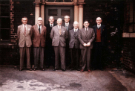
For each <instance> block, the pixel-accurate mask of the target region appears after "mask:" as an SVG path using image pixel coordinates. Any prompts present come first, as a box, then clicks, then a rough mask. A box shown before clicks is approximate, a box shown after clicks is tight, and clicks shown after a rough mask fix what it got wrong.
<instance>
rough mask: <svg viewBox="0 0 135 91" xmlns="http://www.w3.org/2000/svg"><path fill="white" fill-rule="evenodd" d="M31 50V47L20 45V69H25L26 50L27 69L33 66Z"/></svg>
mask: <svg viewBox="0 0 135 91" xmlns="http://www.w3.org/2000/svg"><path fill="white" fill-rule="evenodd" d="M30 50H31V48H30V47H20V70H22V69H23V64H24V57H25V51H26V56H27V69H30V68H31V63H30Z"/></svg>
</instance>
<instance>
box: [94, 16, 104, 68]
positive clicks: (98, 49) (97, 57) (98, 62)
mask: <svg viewBox="0 0 135 91" xmlns="http://www.w3.org/2000/svg"><path fill="white" fill-rule="evenodd" d="M96 23H97V25H95V26H93V29H94V31H95V35H96V37H95V42H94V64H93V65H94V66H95V67H94V68H98V69H101V70H103V60H102V58H103V56H104V55H103V53H104V52H103V48H105V47H107V46H106V44H107V32H106V30H105V25H101V23H102V19H101V18H100V17H97V18H96Z"/></svg>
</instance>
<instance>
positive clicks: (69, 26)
mask: <svg viewBox="0 0 135 91" xmlns="http://www.w3.org/2000/svg"><path fill="white" fill-rule="evenodd" d="M62 26H64V27H65V22H64V23H63V24H62ZM71 29H73V24H71V23H69V25H68V31H69V30H71Z"/></svg>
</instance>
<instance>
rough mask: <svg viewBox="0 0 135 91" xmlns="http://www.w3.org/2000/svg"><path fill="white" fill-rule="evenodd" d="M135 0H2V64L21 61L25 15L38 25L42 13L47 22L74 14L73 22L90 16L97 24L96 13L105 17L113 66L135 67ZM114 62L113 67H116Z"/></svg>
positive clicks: (0, 41)
mask: <svg viewBox="0 0 135 91" xmlns="http://www.w3.org/2000/svg"><path fill="white" fill-rule="evenodd" d="M134 4H135V1H134V0H0V65H18V64H19V49H18V45H17V42H18V41H17V35H16V33H17V26H18V25H20V24H21V18H22V17H23V16H26V17H28V24H31V25H34V24H36V22H37V18H38V17H42V18H43V20H44V21H43V23H44V25H45V24H47V23H48V18H49V16H54V18H55V23H56V19H57V18H59V17H60V18H62V19H63V18H64V15H69V16H70V18H71V19H70V22H73V21H78V22H79V28H80V29H81V28H83V21H85V20H88V21H89V22H90V27H92V26H93V25H95V24H96V22H95V19H96V17H98V16H100V17H102V20H103V22H102V23H103V24H104V25H106V28H107V30H108V55H107V57H108V61H106V64H107V65H108V67H109V66H112V64H113V66H116V65H117V64H119V63H118V62H120V64H122V65H123V67H124V68H128V69H130V70H134V71H135V61H134V60H135V58H134V52H135V51H134V50H135V48H134V45H135V43H134V40H135V39H134V38H135V24H134V22H135V19H134V16H135V8H134V7H133V6H134ZM113 66H112V67H113Z"/></svg>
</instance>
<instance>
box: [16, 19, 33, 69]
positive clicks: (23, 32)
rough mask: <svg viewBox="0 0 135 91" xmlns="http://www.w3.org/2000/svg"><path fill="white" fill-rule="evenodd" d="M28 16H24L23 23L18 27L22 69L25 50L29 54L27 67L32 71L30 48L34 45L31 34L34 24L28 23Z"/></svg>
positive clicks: (21, 67)
mask: <svg viewBox="0 0 135 91" xmlns="http://www.w3.org/2000/svg"><path fill="white" fill-rule="evenodd" d="M27 21H28V19H27V17H23V18H22V23H23V24H22V25H19V26H18V29H17V37H18V40H19V49H20V69H19V70H20V71H22V70H23V64H24V57H25V51H26V55H27V69H29V70H30V71H31V70H32V69H31V63H30V48H31V45H32V42H31V36H32V26H31V25H28V24H27Z"/></svg>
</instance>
